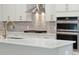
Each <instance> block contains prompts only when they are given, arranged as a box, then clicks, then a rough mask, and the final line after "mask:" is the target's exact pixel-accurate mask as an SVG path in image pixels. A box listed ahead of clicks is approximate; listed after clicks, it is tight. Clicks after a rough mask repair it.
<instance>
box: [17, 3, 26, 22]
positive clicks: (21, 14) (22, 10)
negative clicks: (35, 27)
mask: <svg viewBox="0 0 79 59" xmlns="http://www.w3.org/2000/svg"><path fill="white" fill-rule="evenodd" d="M16 21H26V4H17V5H16Z"/></svg>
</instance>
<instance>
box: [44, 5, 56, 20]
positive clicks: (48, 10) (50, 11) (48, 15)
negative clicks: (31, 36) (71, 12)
mask: <svg viewBox="0 0 79 59" xmlns="http://www.w3.org/2000/svg"><path fill="white" fill-rule="evenodd" d="M45 19H46V21H56V10H55V5H54V4H46V5H45Z"/></svg>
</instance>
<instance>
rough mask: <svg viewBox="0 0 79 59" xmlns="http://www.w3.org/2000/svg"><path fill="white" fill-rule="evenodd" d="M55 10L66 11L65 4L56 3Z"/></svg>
mask: <svg viewBox="0 0 79 59" xmlns="http://www.w3.org/2000/svg"><path fill="white" fill-rule="evenodd" d="M56 11H66V4H56Z"/></svg>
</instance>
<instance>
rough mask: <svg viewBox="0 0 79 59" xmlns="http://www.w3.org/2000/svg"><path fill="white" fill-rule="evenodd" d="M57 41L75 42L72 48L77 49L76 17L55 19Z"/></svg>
mask: <svg viewBox="0 0 79 59" xmlns="http://www.w3.org/2000/svg"><path fill="white" fill-rule="evenodd" d="M57 39H58V40H72V41H76V43H74V44H73V48H74V49H77V39H78V17H57Z"/></svg>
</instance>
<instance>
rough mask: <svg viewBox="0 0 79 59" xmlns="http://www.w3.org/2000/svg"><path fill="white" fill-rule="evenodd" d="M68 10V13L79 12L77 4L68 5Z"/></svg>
mask: <svg viewBox="0 0 79 59" xmlns="http://www.w3.org/2000/svg"><path fill="white" fill-rule="evenodd" d="M68 9H69V11H79V4H69V5H68Z"/></svg>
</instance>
